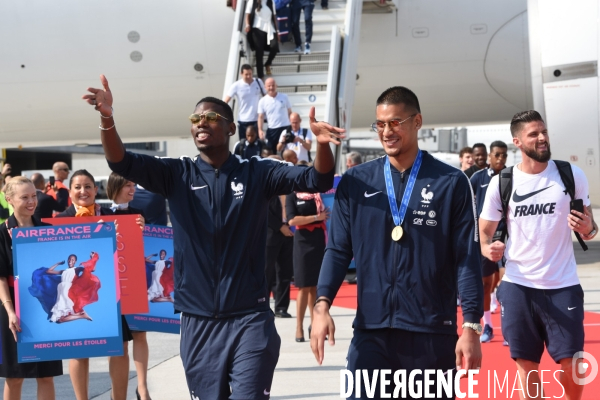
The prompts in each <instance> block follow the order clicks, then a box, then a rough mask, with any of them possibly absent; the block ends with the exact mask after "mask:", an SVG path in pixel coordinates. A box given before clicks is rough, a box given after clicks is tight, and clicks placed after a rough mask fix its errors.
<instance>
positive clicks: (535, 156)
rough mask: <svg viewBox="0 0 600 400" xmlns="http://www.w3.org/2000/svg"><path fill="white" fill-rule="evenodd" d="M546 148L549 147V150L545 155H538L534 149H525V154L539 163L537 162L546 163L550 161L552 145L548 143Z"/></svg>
mask: <svg viewBox="0 0 600 400" xmlns="http://www.w3.org/2000/svg"><path fill="white" fill-rule="evenodd" d="M546 146H548V150H546V151H545V152H543V153H541V154H540V153H538V152H537V151H535V148H533V149H525V151H524V153H525V155H526V156H527V157H529V158H531V159H533V160H535V161H537V162H541V163H545V162H548V160H550V156H551V153H550V144H548V143H546Z"/></svg>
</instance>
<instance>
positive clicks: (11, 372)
mask: <svg viewBox="0 0 600 400" xmlns="http://www.w3.org/2000/svg"><path fill="white" fill-rule="evenodd" d="M5 192H6V198H7V201H8V202H9V203H10V204H11V205H12V206H13V208H14V214H13V215H12V216H11V217H10V218H9V219H8V220H6V222H5V223H3V224H1V225H0V301H1V303H2V307H0V308H2V309H1V310H0V330H1V332H0V337H1V339H0V340H1V347H2V364H1V365H0V376H2V377H4V378H6V381H5V383H4V396H3V398H4V399H5V400H16V399H20V398H21V388H22V385H23V379H24V378H36V379H37V384H38V390H37V398H38V399H40V400H53V399H54V398H55V397H56V396H55V391H54V379H53V377H54V376H59V375H62V373H63V372H62V362H61V361H45V362H32V363H22V364H19V363H18V362H17V345H16V340H17V332H20V331H21V327H20V326H19V320H18V318H17V315H16V314H15V311H14V307H13V302H14V301H15V294H14V276H13V274H14V273H13V259H12V230H13V229H14V228H24V227H30V226H44V225H48V224H45V223H43V222H40V221H39V220H37V219H36V218H34V217H33V213H34V211H35V208H36V206H37V196H36V190H35V187H34V186H33V184H32V183H31V181H30V180H29V179H27V178H25V177H22V176H17V177H14V178H12V179H11V180H10V182H9V183H7V185H6V189H5Z"/></svg>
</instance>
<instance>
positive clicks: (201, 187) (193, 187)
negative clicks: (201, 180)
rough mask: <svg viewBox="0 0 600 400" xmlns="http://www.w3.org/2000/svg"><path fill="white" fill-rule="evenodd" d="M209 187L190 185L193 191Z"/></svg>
mask: <svg viewBox="0 0 600 400" xmlns="http://www.w3.org/2000/svg"><path fill="white" fill-rule="evenodd" d="M207 186H208V185H204V186H194V185H190V187H191V188H192V190H198V189H204V188H205V187H207Z"/></svg>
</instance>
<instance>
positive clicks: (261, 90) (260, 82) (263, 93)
mask: <svg viewBox="0 0 600 400" xmlns="http://www.w3.org/2000/svg"><path fill="white" fill-rule="evenodd" d="M254 80H255V81H256V84H257V85H258V88H259V89H260V93H261V94H262V95H263V97H264V95H265V91H264V90H263V87H262V85H263V84H262V80H260V78H259V79H256V78H254Z"/></svg>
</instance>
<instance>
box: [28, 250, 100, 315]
mask: <svg viewBox="0 0 600 400" xmlns="http://www.w3.org/2000/svg"><path fill="white" fill-rule="evenodd" d="M99 258H100V257H99V255H98V253H96V252H91V254H90V259H89V260H87V261H85V262H82V263H81V264H80V266H79V267H75V264H76V263H77V256H76V255H75V254H71V255H70V256H69V257H68V258H67V260H68V261H67V262H68V268H67V269H64V270H59V271H57V270H56V269H55V268H56V267H57V266H59V265H63V264H64V263H65V262H64V261H61V262H59V263H56V264H54V265H53V266H51V267H50V268H38V269H37V270H35V271H33V274H32V284H31V286H30V287H29V288H28V289H29V293H30V294H31V295H32V296H33V297H35V298H37V299H38V301H39V302H40V304H41V305H42V308H43V309H44V311H45V312H46V313H47V315H48V320H50V321H51V322H56V323H62V322H69V321H74V320H77V319H87V320H89V321H91V320H92V318H91V317H90V316H89V315H88V314H87V313H86V312H85V310H84V309H83V307H85V306H86V305H88V304H91V303H94V302H96V301H98V290H99V289H100V287H101V284H100V280H99V279H98V277H97V276H95V275H93V274H92V272H93V271H94V270H95V268H96V263H97V262H98V259H99Z"/></svg>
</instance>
